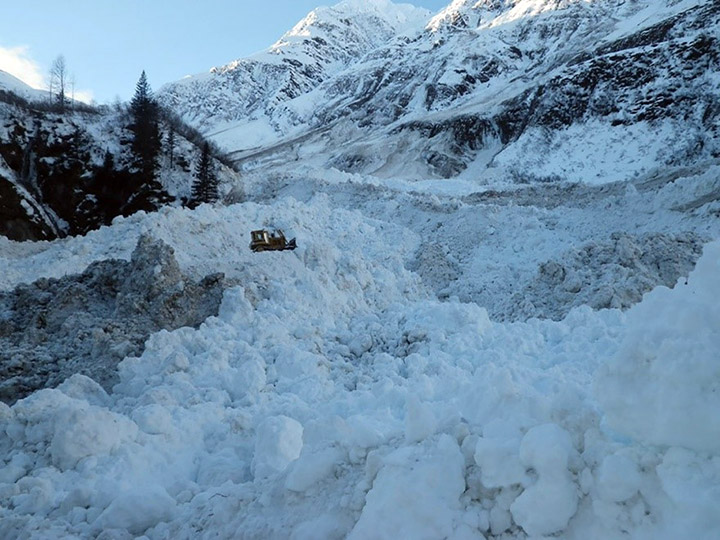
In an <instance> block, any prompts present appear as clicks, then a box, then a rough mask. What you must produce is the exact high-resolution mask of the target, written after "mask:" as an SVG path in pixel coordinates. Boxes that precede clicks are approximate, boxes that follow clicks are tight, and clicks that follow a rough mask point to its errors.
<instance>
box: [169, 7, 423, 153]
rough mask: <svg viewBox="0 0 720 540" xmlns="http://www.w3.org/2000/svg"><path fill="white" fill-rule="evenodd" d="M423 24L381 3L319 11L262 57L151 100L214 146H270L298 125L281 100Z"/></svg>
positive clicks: (411, 12)
mask: <svg viewBox="0 0 720 540" xmlns="http://www.w3.org/2000/svg"><path fill="white" fill-rule="evenodd" d="M428 17H429V12H428V11H427V10H424V9H419V8H415V7H413V6H411V5H408V4H403V5H395V4H393V3H392V2H390V1H389V0H345V1H344V2H341V3H340V4H338V5H336V6H334V7H321V8H318V9H316V10H314V11H312V12H311V13H310V14H309V15H308V16H307V17H305V19H303V20H302V21H300V22H299V23H298V24H297V25H296V26H295V27H294V28H293V29H292V30H290V31H289V32H288V33H286V34H285V35H284V36H282V37H281V38H280V39H279V40H278V41H277V42H276V43H275V44H274V45H273V46H272V47H270V48H269V49H268V50H266V51H263V52H261V53H258V54H256V55H254V56H251V57H249V58H246V59H241V60H237V61H235V62H232V63H230V64H228V65H226V66H222V67H219V68H213V69H212V70H211V71H210V72H209V73H207V74H201V75H196V76H193V77H188V78H186V79H183V80H181V81H179V82H177V83H174V84H170V85H166V86H165V87H163V88H162V89H161V91H160V94H159V97H160V99H161V101H162V102H163V103H164V104H165V105H167V106H168V107H171V108H173V109H174V110H177V111H179V112H180V113H181V114H183V115H184V117H185V118H186V119H187V120H189V121H191V122H194V123H195V124H196V125H197V126H198V127H200V128H201V129H202V130H203V131H205V132H206V133H207V134H209V135H218V136H219V139H218V140H223V141H232V140H234V139H233V138H234V137H239V139H237V141H242V142H241V144H248V143H249V144H252V145H255V144H258V143H260V142H261V141H263V140H264V139H266V138H267V137H270V140H272V139H273V138H274V137H276V136H277V135H276V134H277V133H284V132H287V131H288V130H292V129H293V127H294V126H295V125H296V124H297V122H298V116H299V114H300V113H299V112H297V111H295V110H292V109H287V108H286V103H287V102H288V101H291V100H293V99H295V98H298V97H300V96H303V95H305V94H307V93H308V92H310V91H311V90H313V89H314V88H316V87H317V86H318V85H319V84H321V83H322V82H323V81H325V80H327V79H328V78H330V77H331V76H332V75H333V74H335V73H337V72H338V71H340V70H342V69H343V68H346V67H348V66H349V65H352V64H353V63H354V62H356V61H357V60H358V59H359V58H361V57H362V56H363V55H364V54H366V53H367V52H369V51H371V50H374V49H376V48H377V47H379V46H381V45H383V44H385V43H386V42H387V41H388V40H390V39H391V38H394V37H395V36H396V35H397V34H398V33H402V32H404V31H406V30H407V29H412V28H417V27H418V26H420V25H421V24H422V23H423V22H424V21H425V20H427V18H428ZM299 101H301V100H299ZM308 105H309V106H311V107H312V106H313V104H308ZM220 135H221V136H220Z"/></svg>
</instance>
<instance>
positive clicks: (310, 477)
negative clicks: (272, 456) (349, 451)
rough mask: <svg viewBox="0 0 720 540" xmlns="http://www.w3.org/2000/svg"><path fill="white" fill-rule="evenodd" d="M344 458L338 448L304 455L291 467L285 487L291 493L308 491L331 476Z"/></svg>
mask: <svg viewBox="0 0 720 540" xmlns="http://www.w3.org/2000/svg"><path fill="white" fill-rule="evenodd" d="M343 458H344V455H343V452H342V451H340V449H338V448H327V449H325V450H321V451H320V452H315V453H313V454H303V455H302V456H301V457H300V458H299V459H298V460H297V461H295V462H293V464H292V465H291V470H290V473H289V474H288V476H287V479H286V480H285V487H286V488H287V489H289V490H290V491H298V492H302V491H307V490H308V489H309V488H310V487H311V486H312V485H314V484H316V483H317V482H319V481H320V480H322V479H323V478H325V477H327V476H329V475H330V474H331V473H332V471H333V469H334V468H335V465H336V464H338V463H342V461H343Z"/></svg>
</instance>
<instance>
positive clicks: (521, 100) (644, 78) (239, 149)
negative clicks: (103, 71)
mask: <svg viewBox="0 0 720 540" xmlns="http://www.w3.org/2000/svg"><path fill="white" fill-rule="evenodd" d="M719 10H720V3H718V1H717V0H712V1H709V2H697V1H691V0H684V1H671V0H661V1H660V2H658V1H655V0H653V1H650V0H638V1H636V2H624V1H620V0H593V1H590V2H588V1H580V0H565V1H558V2H555V1H552V2H551V1H540V0H520V1H512V2H510V1H490V0H483V1H480V2H476V1H455V2H453V3H452V4H451V5H450V6H448V8H446V9H445V10H444V11H442V12H441V13H440V14H438V15H437V16H436V17H434V18H433V19H432V20H429V21H428V24H427V26H426V27H425V28H424V29H421V30H418V32H416V33H415V34H414V35H413V34H411V33H410V34H405V35H404V36H399V37H396V38H395V39H394V40H390V41H389V42H388V43H387V44H383V45H382V46H378V47H376V48H374V49H373V50H371V51H367V49H362V52H367V54H366V55H365V56H363V57H362V58H355V59H354V61H353V62H352V63H350V64H349V65H347V66H346V69H345V70H344V71H341V72H339V73H336V74H334V75H333V76H332V77H329V78H327V79H326V80H324V82H322V84H320V85H319V86H315V87H311V86H310V85H308V86H306V87H305V88H304V89H303V92H302V93H300V94H299V95H298V94H293V95H292V96H291V97H292V99H289V100H286V101H285V102H284V104H283V107H282V108H270V109H266V110H265V111H264V113H263V116H264V117H268V118H267V119H264V120H262V122H261V124H258V125H245V127H243V128H241V129H235V130H232V131H231V132H225V131H223V126H224V121H225V118H224V116H223V115H222V114H217V116H216V117H215V118H214V119H213V118H210V117H208V116H206V115H203V117H202V126H203V128H204V129H205V130H206V131H207V132H208V133H211V134H213V136H214V137H215V138H216V140H217V141H218V142H219V143H220V144H222V145H224V146H225V147H226V148H228V149H229V150H235V151H236V153H235V157H236V159H237V160H238V161H239V162H240V163H242V164H243V165H244V166H245V167H246V168H253V167H258V166H263V167H267V166H275V165H281V164H283V163H286V162H287V161H289V160H291V161H293V162H295V161H298V160H299V161H300V163H294V164H293V167H294V168H297V167H298V166H302V164H303V162H307V163H308V165H309V166H311V167H316V166H328V165H331V166H335V167H338V168H340V169H343V170H346V171H354V172H363V173H373V174H375V175H378V176H383V177H391V176H393V175H395V174H398V173H400V172H401V173H402V175H404V176H408V175H410V176H414V177H416V178H432V177H453V176H457V175H459V174H464V175H465V176H466V177H468V178H471V179H474V180H478V179H485V180H488V179H504V180H509V181H521V182H523V181H532V180H545V181H547V180H553V179H567V180H572V181H588V182H598V181H599V182H605V181H612V180H621V179H625V178H627V177H630V176H632V175H633V174H635V173H637V174H643V173H644V172H647V171H648V170H650V169H651V168H652V167H654V166H659V165H667V164H677V163H685V164H686V163H687V162H688V161H698V160H705V159H714V158H715V157H717V155H718V153H719V150H718V111H720V103H719V102H718V97H717V96H718V85H720V75H718V53H717V51H718V37H719V34H720V30H719V22H718V19H719V17H718V12H719ZM338 43H341V42H338ZM303 65H305V64H303ZM207 77H208V79H209V80H219V79H220V78H219V77H218V76H217V75H212V74H211V75H208V76H207ZM261 82H262V81H261ZM253 95H255V94H253ZM176 97H177V96H176ZM200 100H202V93H194V94H190V95H189V96H186V97H185V98H184V99H178V100H175V101H174V103H176V104H177V105H178V106H179V107H181V108H182V109H183V110H185V111H187V112H186V114H191V113H190V111H191V110H193V109H192V105H191V104H192V103H194V102H195V101H200ZM224 100H225V102H236V105H235V107H242V106H244V105H243V104H248V103H250V102H249V101H248V97H247V96H246V95H244V94H238V93H231V94H228V95H226V96H225V97H224ZM221 110H222V109H221ZM268 126H269V128H268ZM618 163H622V165H620V166H618Z"/></svg>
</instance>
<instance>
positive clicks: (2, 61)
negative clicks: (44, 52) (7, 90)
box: [0, 46, 47, 89]
mask: <svg viewBox="0 0 720 540" xmlns="http://www.w3.org/2000/svg"><path fill="white" fill-rule="evenodd" d="M0 69H2V70H3V71H7V72H8V73H9V74H10V75H14V76H15V77H17V78H18V79H20V80H21V81H23V82H24V83H25V84H28V85H30V86H32V87H33V88H39V89H43V88H45V87H46V86H47V85H46V83H45V76H44V75H43V70H42V68H41V67H40V64H38V63H37V62H36V61H35V60H33V59H32V58H30V53H29V49H28V47H26V46H20V47H9V48H6V47H0Z"/></svg>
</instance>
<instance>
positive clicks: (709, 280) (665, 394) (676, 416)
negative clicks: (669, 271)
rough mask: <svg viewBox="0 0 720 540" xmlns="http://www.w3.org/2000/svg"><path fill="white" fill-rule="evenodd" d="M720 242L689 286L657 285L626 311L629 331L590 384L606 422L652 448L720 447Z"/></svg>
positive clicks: (710, 249)
mask: <svg viewBox="0 0 720 540" xmlns="http://www.w3.org/2000/svg"><path fill="white" fill-rule="evenodd" d="M718 297H720V242H713V243H712V244H708V245H707V246H706V247H705V250H704V254H703V256H702V257H701V259H700V260H699V261H698V264H697V267H696V269H695V270H694V271H693V272H692V274H690V276H689V278H688V281H687V284H685V283H682V282H681V283H680V284H678V285H677V286H676V287H675V289H672V290H671V289H668V288H666V287H658V288H657V289H655V290H654V291H652V292H651V293H649V294H647V295H646V296H645V298H644V299H643V302H642V303H640V304H638V305H636V306H635V307H634V308H632V309H631V310H630V311H629V312H628V320H627V324H628V333H627V336H626V338H625V340H624V341H623V343H622V345H621V347H620V350H619V352H618V354H617V356H616V357H615V358H614V359H612V360H611V361H610V362H608V363H607V364H606V365H605V366H603V367H602V368H601V369H600V370H599V372H598V375H597V377H596V381H595V389H596V393H597V395H598V399H599V401H600V402H601V404H602V405H603V407H604V409H605V412H606V420H607V423H608V425H609V426H610V427H611V428H612V429H615V430H617V431H619V432H621V433H624V434H626V435H629V436H631V437H633V438H635V439H638V440H640V441H642V442H645V443H648V444H653V445H668V446H683V447H686V448H690V449H694V450H698V451H709V452H720V415H718V414H717V411H720V363H718V361H717V360H718V354H717V352H718V351H719V350H720V304H718V302H717V298H718Z"/></svg>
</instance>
